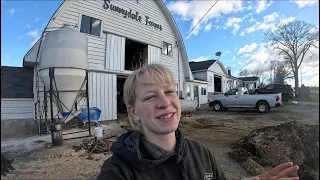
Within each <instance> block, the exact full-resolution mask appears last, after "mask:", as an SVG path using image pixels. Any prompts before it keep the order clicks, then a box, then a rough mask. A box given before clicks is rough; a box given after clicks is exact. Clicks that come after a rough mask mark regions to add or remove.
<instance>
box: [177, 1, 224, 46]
mask: <svg viewBox="0 0 320 180" xmlns="http://www.w3.org/2000/svg"><path fill="white" fill-rule="evenodd" d="M217 2H218V0H216V2H215V3H214V4H213V5H212V6H211V7H210V9H209V10H208V11H207V12H206V13H205V14H204V15H203V16H202V18H201V19H200V20H199V22H198V23H197V24H196V25H195V26H194V27H193V28H192V29H191V30H190V31H189V33H188V34H187V35H186V36H185V37H184V38H183V39H185V38H186V37H188V36H189V35H190V33H191V32H192V31H193V30H194V29H195V28H196V27H197V25H198V24H199V23H200V22H201V21H202V19H203V18H204V17H205V16H206V15H207V14H208V13H209V12H210V10H211V9H212V8H213V6H215V5H216V4H217ZM183 39H182V40H183Z"/></svg>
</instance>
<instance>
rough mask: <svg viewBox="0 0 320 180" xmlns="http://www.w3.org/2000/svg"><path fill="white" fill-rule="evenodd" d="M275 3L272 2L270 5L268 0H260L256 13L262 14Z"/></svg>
mask: <svg viewBox="0 0 320 180" xmlns="http://www.w3.org/2000/svg"><path fill="white" fill-rule="evenodd" d="M272 3H273V2H272V1H270V2H269V3H267V1H266V0H259V1H258V5H257V9H256V13H258V14H259V13H261V12H262V11H264V10H266V9H267V8H268V7H270V6H271V4H272Z"/></svg>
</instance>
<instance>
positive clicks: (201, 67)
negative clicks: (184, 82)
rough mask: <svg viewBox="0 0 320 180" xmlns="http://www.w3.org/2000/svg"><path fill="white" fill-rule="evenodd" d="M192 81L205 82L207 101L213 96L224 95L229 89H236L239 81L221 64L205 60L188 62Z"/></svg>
mask: <svg viewBox="0 0 320 180" xmlns="http://www.w3.org/2000/svg"><path fill="white" fill-rule="evenodd" d="M189 64H190V68H191V71H192V74H193V77H194V79H197V80H201V81H207V82H208V85H207V89H206V91H207V97H206V99H207V101H208V99H210V97H211V96H212V95H213V94H217V93H225V92H227V91H228V90H229V89H231V88H234V87H237V86H238V85H239V83H240V80H239V79H237V78H236V77H234V76H232V75H231V71H230V70H228V72H227V71H226V69H225V68H224V66H223V64H222V62H220V61H217V60H207V61H201V62H189Z"/></svg>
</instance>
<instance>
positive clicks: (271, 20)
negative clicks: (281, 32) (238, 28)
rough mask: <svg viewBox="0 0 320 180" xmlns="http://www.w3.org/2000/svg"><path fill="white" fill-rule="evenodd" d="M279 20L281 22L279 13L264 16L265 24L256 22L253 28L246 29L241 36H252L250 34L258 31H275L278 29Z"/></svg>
mask: <svg viewBox="0 0 320 180" xmlns="http://www.w3.org/2000/svg"><path fill="white" fill-rule="evenodd" d="M253 20H254V19H253ZM253 20H252V21H253ZM279 20H280V16H279V15H278V13H276V12H273V13H272V14H269V15H266V16H264V17H263V22H256V23H255V24H253V25H252V26H251V27H248V28H246V29H245V30H244V31H243V32H242V33H241V34H240V35H241V36H244V35H245V34H250V33H253V32H255V31H258V30H263V31H266V30H271V31H275V30H276V29H277V24H278V23H279ZM284 20H286V19H284Z"/></svg>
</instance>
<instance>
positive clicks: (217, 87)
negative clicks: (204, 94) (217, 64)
mask: <svg viewBox="0 0 320 180" xmlns="http://www.w3.org/2000/svg"><path fill="white" fill-rule="evenodd" d="M221 79H222V78H221V76H216V75H215V76H214V92H222V89H221V84H222V83H221Z"/></svg>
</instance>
